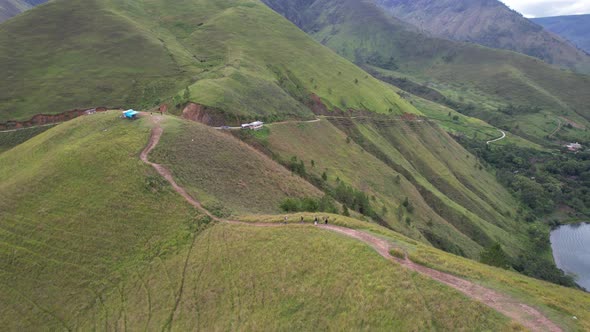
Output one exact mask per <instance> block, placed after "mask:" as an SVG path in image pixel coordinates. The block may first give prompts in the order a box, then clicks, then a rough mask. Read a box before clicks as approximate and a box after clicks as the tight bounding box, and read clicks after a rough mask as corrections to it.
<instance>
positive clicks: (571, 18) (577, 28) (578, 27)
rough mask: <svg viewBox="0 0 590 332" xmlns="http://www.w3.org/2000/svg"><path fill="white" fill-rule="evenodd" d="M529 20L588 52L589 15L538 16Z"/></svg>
mask: <svg viewBox="0 0 590 332" xmlns="http://www.w3.org/2000/svg"><path fill="white" fill-rule="evenodd" d="M531 20H532V21H533V22H535V23H537V24H539V25H542V26H543V27H545V29H547V30H549V31H551V32H553V33H555V34H557V35H560V36H561V37H563V38H566V39H567V40H570V41H571V42H572V43H574V44H575V45H577V46H578V47H579V48H581V49H582V50H584V51H586V53H589V54H590V33H589V32H588V31H590V15H568V16H554V17H538V18H533V19H531Z"/></svg>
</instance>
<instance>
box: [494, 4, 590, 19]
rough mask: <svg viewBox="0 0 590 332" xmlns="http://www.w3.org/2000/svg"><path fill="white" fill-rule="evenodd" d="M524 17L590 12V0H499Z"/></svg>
mask: <svg viewBox="0 0 590 332" xmlns="http://www.w3.org/2000/svg"><path fill="white" fill-rule="evenodd" d="M501 1H503V2H504V3H505V4H506V5H508V7H510V8H512V9H514V10H516V11H518V12H520V13H522V14H523V15H524V16H526V17H545V16H561V15H577V14H590V0H501Z"/></svg>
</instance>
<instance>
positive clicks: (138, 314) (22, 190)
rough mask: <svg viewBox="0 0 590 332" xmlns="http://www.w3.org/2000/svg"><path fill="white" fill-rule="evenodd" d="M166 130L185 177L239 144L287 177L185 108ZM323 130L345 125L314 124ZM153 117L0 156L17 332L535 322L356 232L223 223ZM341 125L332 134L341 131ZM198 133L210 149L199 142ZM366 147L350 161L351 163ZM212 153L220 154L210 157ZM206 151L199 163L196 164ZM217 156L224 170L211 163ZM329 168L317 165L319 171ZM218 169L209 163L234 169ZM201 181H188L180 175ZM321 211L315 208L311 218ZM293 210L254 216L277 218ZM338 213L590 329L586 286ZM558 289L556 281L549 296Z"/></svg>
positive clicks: (2, 314)
mask: <svg viewBox="0 0 590 332" xmlns="http://www.w3.org/2000/svg"><path fill="white" fill-rule="evenodd" d="M162 125H163V126H164V128H165V133H167V132H169V134H168V135H165V136H164V137H163V138H162V146H161V147H158V150H159V151H158V150H156V151H155V154H154V155H153V159H155V160H157V161H160V160H161V158H170V159H173V158H179V159H178V160H179V162H178V165H181V166H183V167H187V168H183V167H181V168H177V169H176V170H174V172H175V174H180V175H182V174H183V172H186V173H190V172H193V171H194V170H195V169H197V170H198V169H199V167H203V168H205V167H206V168H208V169H212V170H215V168H216V167H222V166H225V167H228V168H229V169H230V170H231V169H232V168H233V167H236V166H235V165H233V163H238V161H237V160H236V159H233V158H235V157H233V156H232V157H231V158H229V159H228V156H227V155H225V156H224V155H223V154H220V155H219V156H217V155H216V154H215V153H214V151H217V150H216V147H217V146H218V144H221V143H219V142H224V146H226V147H229V149H230V151H232V154H234V153H235V154H238V157H239V159H247V160H246V161H244V160H242V161H240V163H238V165H248V164H250V165H259V166H257V167H262V166H264V165H266V166H264V167H266V169H268V172H267V173H268V178H269V179H276V178H278V177H279V176H281V170H279V169H278V168H276V167H278V166H276V164H273V163H272V162H271V161H270V160H268V159H265V157H263V156H258V157H252V156H253V155H252V154H251V153H246V154H244V155H241V154H239V151H238V150H239V149H238V148H237V147H242V146H243V145H242V143H239V142H238V141H237V140H236V139H235V138H233V137H231V136H227V135H226V134H223V133H220V132H217V131H213V130H212V129H210V128H206V127H204V126H202V125H199V124H192V123H186V122H181V121H180V120H178V119H175V118H173V117H166V118H165V120H164V123H163V124H162ZM313 125H326V126H329V125H330V124H329V123H328V122H327V121H321V122H318V123H313V124H305V126H313ZM150 127H151V124H150V121H149V119H146V118H143V119H140V120H137V121H126V120H122V119H120V118H119V117H118V113H117V112H106V113H102V114H97V115H92V116H85V117H80V118H77V119H74V120H72V121H70V122H67V123H64V124H60V125H58V126H56V127H54V128H51V129H48V130H47V131H45V132H43V133H41V134H39V135H37V136H35V137H33V138H31V139H29V140H27V141H26V142H24V143H22V144H20V145H18V146H16V147H15V148H12V149H10V150H8V151H5V152H3V153H2V154H0V177H2V178H3V179H7V180H5V181H2V182H1V183H0V194H1V195H2V197H6V199H3V200H2V201H1V202H0V208H1V209H0V211H1V212H0V225H1V229H0V258H1V259H0V264H2V265H1V266H0V271H2V272H1V273H0V301H1V302H2V303H3V305H2V307H1V308H0V323H1V324H2V326H4V327H5V328H6V329H9V330H23V329H24V330H37V329H56V330H59V329H72V330H102V329H105V330H112V329H133V330H135V329H147V330H154V329H158V330H187V329H189V330H190V329H203V330H225V329H240V330H260V329H263V328H271V329H279V330H283V329H285V330H289V329H303V330H310V329H314V330H315V329H327V330H343V329H344V330H346V329H355V330H356V329H368V330H375V329H377V330H381V329H386V330H439V331H457V330H473V329H476V330H491V331H509V330H519V329H520V326H518V324H516V323H514V322H511V321H510V320H509V319H507V318H506V317H504V316H502V315H500V314H498V313H497V312H495V311H493V310H491V309H489V308H488V307H486V306H484V305H483V304H480V303H477V302H474V301H472V300H470V299H468V298H467V297H465V296H464V295H462V294H460V293H458V292H457V291H455V290H452V289H451V288H449V287H447V286H443V285H441V284H439V283H437V282H435V281H432V280H430V279H427V278H425V277H422V276H420V275H417V274H415V273H413V272H409V271H408V270H406V269H405V268H402V267H401V266H399V265H396V264H393V263H391V262H389V261H387V260H385V259H383V258H382V257H381V256H379V255H378V254H377V253H376V252H374V251H373V250H372V249H371V248H370V247H368V246H366V245H365V244H363V243H361V242H358V241H356V240H353V239H350V238H347V237H343V236H340V235H337V234H334V233H330V232H327V231H324V230H321V229H317V228H314V227H312V226H310V225H308V226H301V225H291V226H284V227H278V228H276V227H275V228H255V227H250V226H247V225H230V224H224V223H219V224H214V225H212V224H210V222H209V221H208V220H207V219H206V218H203V217H202V215H200V214H199V213H198V212H197V211H195V210H194V209H192V208H191V207H190V206H189V205H188V204H187V203H186V202H184V201H183V199H182V197H181V196H180V195H178V194H177V193H175V192H174V191H173V190H172V189H171V188H170V186H169V185H168V184H167V183H166V182H165V181H164V180H163V179H161V178H160V177H159V176H156V174H155V173H154V172H153V171H152V169H151V168H149V167H147V166H146V165H145V164H143V163H142V162H141V161H140V160H139V152H140V151H141V150H142V149H143V147H144V146H145V144H146V142H147V139H148V135H149V130H150ZM278 127H288V126H287V125H276V126H273V127H272V128H271V135H270V136H269V142H272V135H273V134H272V133H273V132H276V130H277V129H278ZM328 128H329V127H323V129H324V130H323V131H320V132H322V133H324V134H326V135H327V132H328ZM297 130H299V129H297ZM334 130H335V129H334ZM189 138H190V139H191V140H192V139H195V140H200V141H201V142H202V143H206V144H202V145H201V146H202V147H200V148H198V149H189V150H184V148H185V147H186V146H187V145H186V144H185V143H187V140H189ZM342 139H343V141H344V144H347V143H346V140H345V136H342ZM174 142H176V143H177V144H178V148H179V149H178V150H175V146H174ZM232 142H233V143H232ZM350 144H351V147H354V146H355V145H354V143H353V142H351V143H350ZM233 145H235V146H236V148H235V149H237V150H233V149H234V148H233V147H232V146H233ZM189 147H190V145H189ZM205 147H208V148H209V149H210V150H209V151H207V150H203V149H204V148H205ZM357 148H358V146H357ZM249 149H250V148H248V147H244V150H245V151H248V150H249ZM347 150H351V151H354V150H356V149H354V148H353V149H351V148H350V147H349V149H347ZM358 151H359V152H358V153H359V154H367V155H368V152H361V151H360V148H358ZM355 154H356V153H353V154H351V155H350V156H349V159H350V160H352V162H354V160H355V158H356V157H355ZM185 155H190V156H188V157H186V156H185ZM199 156H200V157H199ZM203 156H207V158H209V159H212V160H211V161H202V160H198V159H203ZM181 157H182V158H181ZM150 158H152V157H150ZM162 160H163V159H162ZM318 160H320V159H319V158H318ZM366 160H371V159H370V158H366ZM193 161H194V162H196V163H197V166H198V167H194V166H191V167H188V166H187V165H189V164H190V163H191V162H193ZM211 162H213V163H216V164H215V165H218V166H214V165H211V164H207V163H211ZM371 163H373V165H378V162H377V161H373V162H371ZM174 164H176V163H174ZM261 165H262V166H261ZM272 165H275V166H272ZM271 166H272V167H271ZM323 166H324V164H319V162H318V165H317V166H316V167H323ZM343 166H345V165H343ZM380 167H381V168H382V169H385V166H380ZM243 168H247V167H246V166H241V167H239V169H240V170H241V169H243ZM210 172H211V171H207V172H203V173H199V172H198V173H199V174H204V175H206V176H210V174H223V173H216V171H213V172H212V173H210ZM273 173H276V174H277V175H273ZM244 174H247V172H245V173H244ZM328 174H330V177H333V176H334V174H335V173H332V172H331V171H330V172H328ZM341 174H342V177H343V179H344V178H345V176H347V175H346V174H347V172H345V171H343V172H342V173H341ZM285 176H292V175H291V174H286V175H285ZM346 179H350V180H351V182H352V178H346ZM368 179H370V177H369V178H368ZM193 180H194V179H193V178H191V177H184V178H183V177H180V176H179V177H178V181H179V183H180V182H182V181H185V182H187V183H189V184H190V183H191V182H190V181H193ZM273 181H277V180H273ZM299 181H301V180H295V182H293V183H294V184H293V186H295V185H297V183H299V185H301V188H303V189H304V190H307V189H305V186H306V185H305V184H301V183H300V182H299ZM195 183H196V184H195V187H194V188H193V189H192V190H195V193H196V194H199V193H198V192H196V190H202V191H203V192H205V193H206V194H208V195H211V196H212V197H218V198H219V199H220V200H223V201H225V200H227V201H228V202H233V203H232V204H235V206H237V207H240V206H241V205H242V204H248V203H244V202H243V201H239V200H236V198H232V196H231V193H230V194H228V193H227V192H224V191H223V190H221V191H216V188H214V187H211V186H210V182H209V184H207V183H208V182H207V181H205V182H195ZM201 183H203V184H205V185H201ZM404 183H405V180H404ZM222 184H223V183H222ZM266 185H268V186H269V187H271V186H274V185H276V183H274V182H270V183H268V184H266ZM403 185H404V186H406V185H407V184H403ZM222 189H224V188H222ZM375 193H376V196H379V199H381V198H380V197H381V196H382V195H383V196H384V197H385V194H382V193H379V192H377V191H376V192H375ZM275 195H278V194H275ZM253 202H255V201H253ZM416 204H418V203H416ZM254 206H255V207H256V208H260V211H263V210H266V209H269V210H270V208H268V207H266V206H264V205H256V204H254ZM236 210H237V212H240V213H244V212H247V209H244V210H239V209H236ZM271 212H273V211H271ZM257 213H258V212H257ZM315 215H317V214H304V216H305V218H306V220H307V221H308V222H310V221H311V219H312V218H313V217H314V216H315ZM324 215H325V214H324ZM299 216H300V215H297V214H296V215H292V216H290V220H293V221H294V220H298V219H299ZM283 217H284V215H269V216H264V215H254V216H248V215H242V216H241V217H239V218H242V219H244V220H248V221H255V222H277V221H280V220H282V219H283ZM330 218H331V222H332V223H336V224H340V225H344V226H347V227H351V228H360V229H365V230H367V231H370V232H373V233H376V234H379V235H380V236H381V237H385V238H387V239H389V240H390V241H391V242H392V243H394V244H395V245H396V246H398V247H401V248H403V249H405V250H406V251H408V252H409V253H410V257H412V258H413V259H414V260H416V261H419V262H422V263H424V264H427V265H429V266H433V267H435V268H438V269H442V270H448V271H450V272H452V273H457V274H459V275H462V276H463V277H465V278H469V279H472V280H475V281H477V282H481V283H482V284H484V285H491V287H493V288H495V289H500V290H502V291H505V292H508V293H509V294H511V295H514V296H515V297H516V298H518V299H519V300H522V301H525V303H529V304H533V305H535V306H538V307H539V308H540V309H541V310H542V311H543V312H544V313H545V314H547V315H549V317H551V318H552V319H553V320H555V321H556V322H557V323H558V324H560V325H561V326H564V327H566V328H567V329H568V330H576V329H577V330H583V329H584V328H587V325H586V324H587V322H586V319H587V318H586V316H587V315H588V314H587V313H588V312H590V311H589V310H583V309H584V308H586V307H587V303H588V296H587V294H584V293H582V292H580V291H576V290H573V289H565V288H562V287H558V286H554V285H550V284H546V283H543V282H539V281H536V280H533V279H530V278H526V277H522V276H520V275H517V274H515V273H511V272H506V271H499V270H496V269H494V268H490V267H486V266H483V265H481V264H478V263H475V262H473V261H469V260H466V259H464V258H459V257H457V256H453V255H450V254H448V253H444V252H441V251H439V250H436V249H433V248H431V247H430V246H428V245H426V244H424V243H422V242H420V241H415V240H412V239H409V238H407V237H406V236H403V235H401V234H399V233H395V232H392V231H391V230H388V229H386V228H383V227H381V226H378V225H377V224H374V223H370V222H363V221H358V220H356V219H352V218H347V217H343V216H336V215H330ZM436 227H439V226H436ZM441 229H442V228H441ZM543 288H546V289H548V291H547V292H541V289H543ZM570 315H576V316H578V317H579V318H580V319H579V320H578V321H574V320H571V316H570Z"/></svg>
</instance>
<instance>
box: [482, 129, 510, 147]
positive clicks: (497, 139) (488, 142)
mask: <svg viewBox="0 0 590 332" xmlns="http://www.w3.org/2000/svg"><path fill="white" fill-rule="evenodd" d="M500 132H501V133H502V137H499V138H496V139H493V140H491V141H487V142H486V144H487V145H490V143H494V142H498V141H501V140H503V139H505V138H506V133H505V132H504V131H503V130H500Z"/></svg>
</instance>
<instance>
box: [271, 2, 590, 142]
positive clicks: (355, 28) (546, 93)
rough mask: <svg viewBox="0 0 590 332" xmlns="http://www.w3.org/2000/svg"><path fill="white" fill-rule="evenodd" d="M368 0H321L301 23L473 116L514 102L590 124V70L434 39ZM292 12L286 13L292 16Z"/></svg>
mask: <svg viewBox="0 0 590 332" xmlns="http://www.w3.org/2000/svg"><path fill="white" fill-rule="evenodd" d="M266 2H267V3H270V4H271V5H273V6H274V4H275V2H274V1H271V0H267V1H266ZM367 3H368V2H365V1H353V0H339V1H337V2H328V1H316V2H314V4H313V5H312V6H308V7H306V8H307V9H304V10H300V11H299V12H298V13H299V15H301V16H303V17H304V18H303V19H301V20H302V22H303V23H302V24H301V26H302V28H303V29H304V30H305V31H308V32H309V33H310V34H311V35H312V36H313V37H314V38H315V39H316V40H318V41H321V42H322V43H323V44H325V45H327V46H329V47H330V48H332V49H334V50H335V51H337V52H338V53H339V54H341V55H343V56H345V57H346V58H348V59H350V60H352V61H356V62H358V63H361V64H367V63H368V64H373V65H374V66H373V69H378V70H379V71H380V72H381V74H382V75H386V76H387V75H391V76H394V77H407V78H410V79H412V80H414V81H416V82H418V83H422V84H428V85H429V86H430V87H433V88H435V89H437V90H439V91H440V92H442V93H443V94H444V95H445V96H447V97H448V98H450V99H452V100H454V101H458V102H462V103H469V102H471V103H474V104H475V105H476V108H477V109H478V110H479V112H478V113H476V114H474V115H476V116H477V117H479V118H482V119H485V120H488V121H489V120H493V119H495V116H496V115H497V113H496V112H495V109H496V108H497V107H499V106H502V105H506V104H508V103H512V104H515V105H528V106H539V107H540V108H542V109H543V110H544V111H545V112H549V113H551V114H553V116H554V117H555V115H566V116H568V117H573V119H572V120H574V121H577V122H580V123H581V124H582V125H587V124H588V120H589V119H590V115H589V113H588V104H590V99H589V98H590V95H589V94H588V93H586V91H587V90H588V89H589V87H590V77H589V76H584V75H578V74H574V73H570V72H566V71H562V70H559V69H556V68H554V67H551V66H550V65H547V64H545V63H543V62H542V61H539V60H536V59H532V58H530V57H527V56H523V55H520V54H516V53H513V52H507V51H500V50H494V49H489V48H485V47H480V46H477V45H473V44H466V43H457V42H452V41H447V40H442V39H434V38H429V37H426V36H424V35H420V34H417V33H416V32H413V31H411V30H408V29H407V28H406V27H405V26H404V25H403V24H401V23H400V22H398V21H396V20H395V19H392V18H390V17H388V16H387V15H385V14H384V13H383V12H381V11H380V10H379V9H378V8H377V7H375V6H372V5H369V4H367ZM289 14H290V12H288V11H287V12H286V15H287V17H289ZM328 18H330V19H328ZM390 58H392V59H393V64H391V63H390ZM534 115H535V114H533V117H534ZM532 120H534V119H532ZM529 121H531V117H530V116H526V115H525V116H523V117H520V118H518V123H521V124H525V123H527V122H529ZM496 122H497V123H494V124H495V125H509V124H510V122H509V121H500V120H497V121H496ZM544 134H545V135H546V134H549V132H547V133H544ZM530 135H531V136H533V137H535V138H540V137H543V136H544V135H542V134H539V133H534V132H532V133H530Z"/></svg>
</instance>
